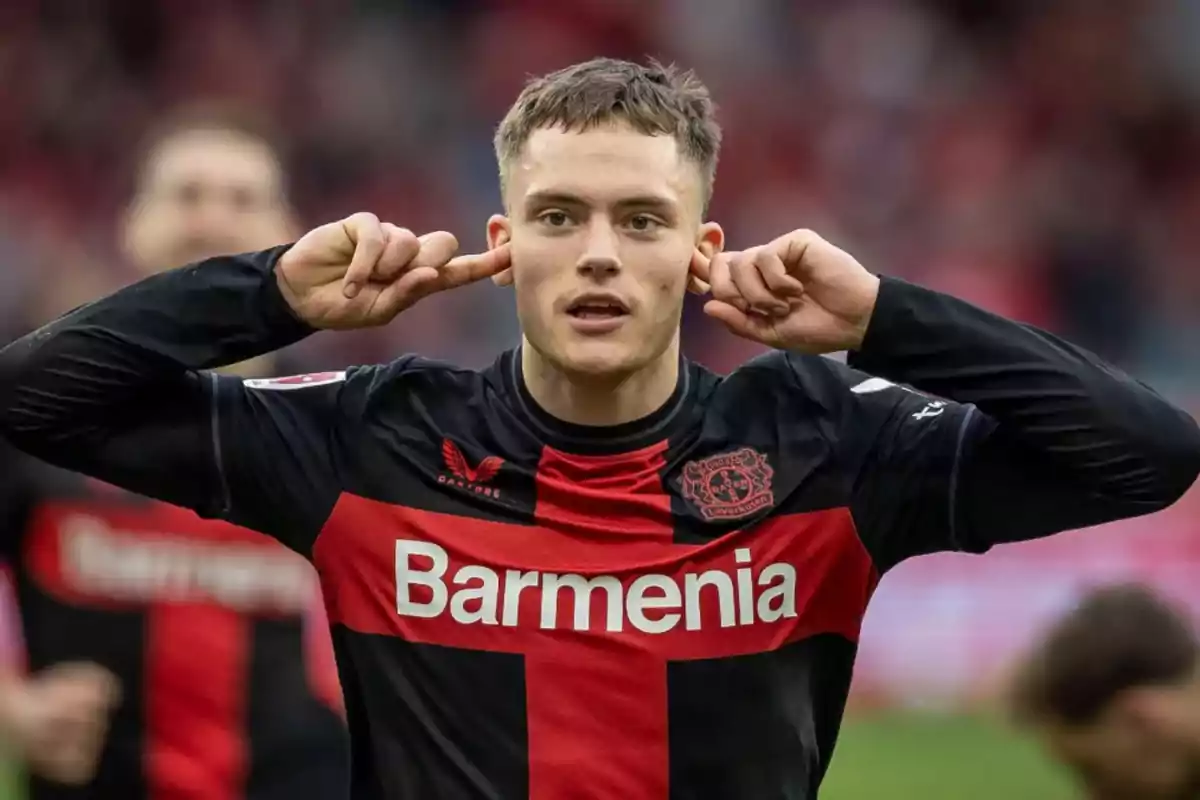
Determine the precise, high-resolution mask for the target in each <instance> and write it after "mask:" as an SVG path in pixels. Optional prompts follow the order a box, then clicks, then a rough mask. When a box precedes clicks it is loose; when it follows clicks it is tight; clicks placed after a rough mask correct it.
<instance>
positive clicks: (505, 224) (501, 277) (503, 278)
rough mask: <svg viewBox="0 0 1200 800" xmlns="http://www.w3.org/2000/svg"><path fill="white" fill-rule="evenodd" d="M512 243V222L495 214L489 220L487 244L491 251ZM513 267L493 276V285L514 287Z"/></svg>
mask: <svg viewBox="0 0 1200 800" xmlns="http://www.w3.org/2000/svg"><path fill="white" fill-rule="evenodd" d="M511 241H512V222H511V221H510V220H509V218H508V217H506V216H504V215H503V214H493V215H492V216H491V217H489V218H488V223H487V243H488V249H489V250H495V249H496V248H497V247H499V246H500V245H503V244H508V243H509V242H511ZM512 282H513V274H512V267H509V268H508V269H504V270H501V271H500V272H497V273H496V274H495V275H493V276H492V283H494V284H496V285H497V286H512Z"/></svg>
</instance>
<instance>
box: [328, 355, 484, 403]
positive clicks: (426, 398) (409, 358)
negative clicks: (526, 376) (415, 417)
mask: <svg viewBox="0 0 1200 800" xmlns="http://www.w3.org/2000/svg"><path fill="white" fill-rule="evenodd" d="M487 382H488V376H487V374H486V372H485V371H481V370H478V369H473V368H469V367H463V366H460V365H458V364H453V363H450V362H447V361H441V360H438V359H432V358H425V357H424V356H417V355H406V356H401V357H400V358H397V359H395V360H393V361H390V362H388V363H386V364H374V365H370V366H361V367H354V368H351V369H349V370H347V371H346V378H345V385H344V387H343V389H342V393H343V398H342V405H343V406H344V407H347V408H350V409H353V410H354V411H355V412H356V413H362V414H370V413H372V412H373V411H376V410H386V411H388V412H389V413H396V412H398V411H401V410H403V409H407V410H411V411H417V410H419V409H422V408H424V409H437V410H444V409H447V408H451V407H455V406H458V405H460V404H466V403H469V402H470V401H471V399H472V398H474V397H478V396H479V395H480V394H481V393H482V391H483V389H484V386H485V385H486V384H487Z"/></svg>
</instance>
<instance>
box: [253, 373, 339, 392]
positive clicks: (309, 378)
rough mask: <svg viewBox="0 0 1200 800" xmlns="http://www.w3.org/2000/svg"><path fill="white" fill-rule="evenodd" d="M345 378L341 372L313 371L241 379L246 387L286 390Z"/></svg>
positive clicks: (326, 383) (329, 382)
mask: <svg viewBox="0 0 1200 800" xmlns="http://www.w3.org/2000/svg"><path fill="white" fill-rule="evenodd" d="M344 380H346V373H345V371H342V372H313V373H310V374H308V375H289V376H287V377H285V378H254V379H248V380H245V381H243V382H242V383H243V384H244V385H245V386H246V388H248V389H271V390H274V391H288V390H291V389H306V388H308V387H310V386H326V385H328V384H331V383H340V382H341V381H344Z"/></svg>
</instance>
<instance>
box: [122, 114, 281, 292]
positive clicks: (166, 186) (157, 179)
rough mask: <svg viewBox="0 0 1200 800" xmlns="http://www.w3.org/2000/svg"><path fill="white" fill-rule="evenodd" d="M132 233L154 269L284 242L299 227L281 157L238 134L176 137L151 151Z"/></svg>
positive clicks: (139, 260)
mask: <svg viewBox="0 0 1200 800" xmlns="http://www.w3.org/2000/svg"><path fill="white" fill-rule="evenodd" d="M124 234H125V235H124V242H123V244H124V249H125V254H126V257H127V258H128V259H129V260H130V261H131V262H132V263H133V265H134V266H136V267H138V268H139V269H140V270H142V271H143V272H147V273H149V272H157V271H159V270H163V269H168V268H172V267H177V266H182V265H183V264H188V263H191V262H194V261H199V260H201V259H204V258H208V257H210V256H215V255H226V254H229V253H241V252H247V251H251V250H262V249H266V248H268V247H273V246H274V245H277V244H282V243H283V242H286V241H288V240H289V239H290V238H291V236H292V234H293V230H292V226H291V220H290V216H289V213H288V209H287V205H286V202H285V200H284V197H283V186H282V175H281V171H280V165H279V162H278V160H277V159H276V157H275V155H274V153H272V152H271V150H270V148H268V147H267V146H266V145H265V144H264V143H262V142H260V141H257V140H255V139H253V138H250V137H248V136H245V135H243V134H239V133H236V132H232V131H220V130H195V131H187V132H183V133H179V134H176V135H174V136H172V137H170V138H169V139H167V140H166V141H164V142H163V143H162V144H160V145H159V146H158V147H157V148H156V149H155V150H154V151H153V152H152V153H150V155H149V157H148V160H147V162H146V165H145V168H144V170H143V173H142V175H141V181H140V184H139V187H138V193H137V195H136V197H135V198H134V201H133V203H132V205H131V207H130V209H129V215H128V217H127V219H126V226H125V231H124Z"/></svg>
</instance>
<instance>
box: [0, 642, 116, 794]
mask: <svg viewBox="0 0 1200 800" xmlns="http://www.w3.org/2000/svg"><path fill="white" fill-rule="evenodd" d="M120 695H121V689H120V684H119V682H118V681H117V678H116V676H114V675H113V674H112V673H111V672H109V671H108V670H106V669H104V668H103V667H101V666H99V665H97V664H86V663H66V664H56V665H55V666H52V667H47V668H46V669H44V670H42V671H41V672H39V673H37V674H35V675H33V676H31V677H29V678H18V677H15V676H14V677H12V678H9V679H6V680H5V683H4V685H3V686H2V687H0V728H2V730H3V733H4V734H5V736H6V738H7V739H8V740H9V742H10V744H11V746H12V747H14V748H15V749H16V751H17V755H18V756H19V757H20V758H22V759H23V760H24V762H25V764H26V766H27V767H28V769H29V770H30V771H32V772H34V773H36V774H38V775H40V776H41V777H43V778H46V779H48V780H51V781H55V782H57V783H63V784H71V785H83V784H86V783H88V782H90V781H91V780H92V777H93V776H94V775H95V773H96V766H97V765H98V763H99V761H100V753H101V752H102V751H103V749H104V741H105V739H106V737H107V734H108V724H109V717H110V716H111V714H112V711H113V708H114V707H116V705H117V703H118V702H120Z"/></svg>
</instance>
